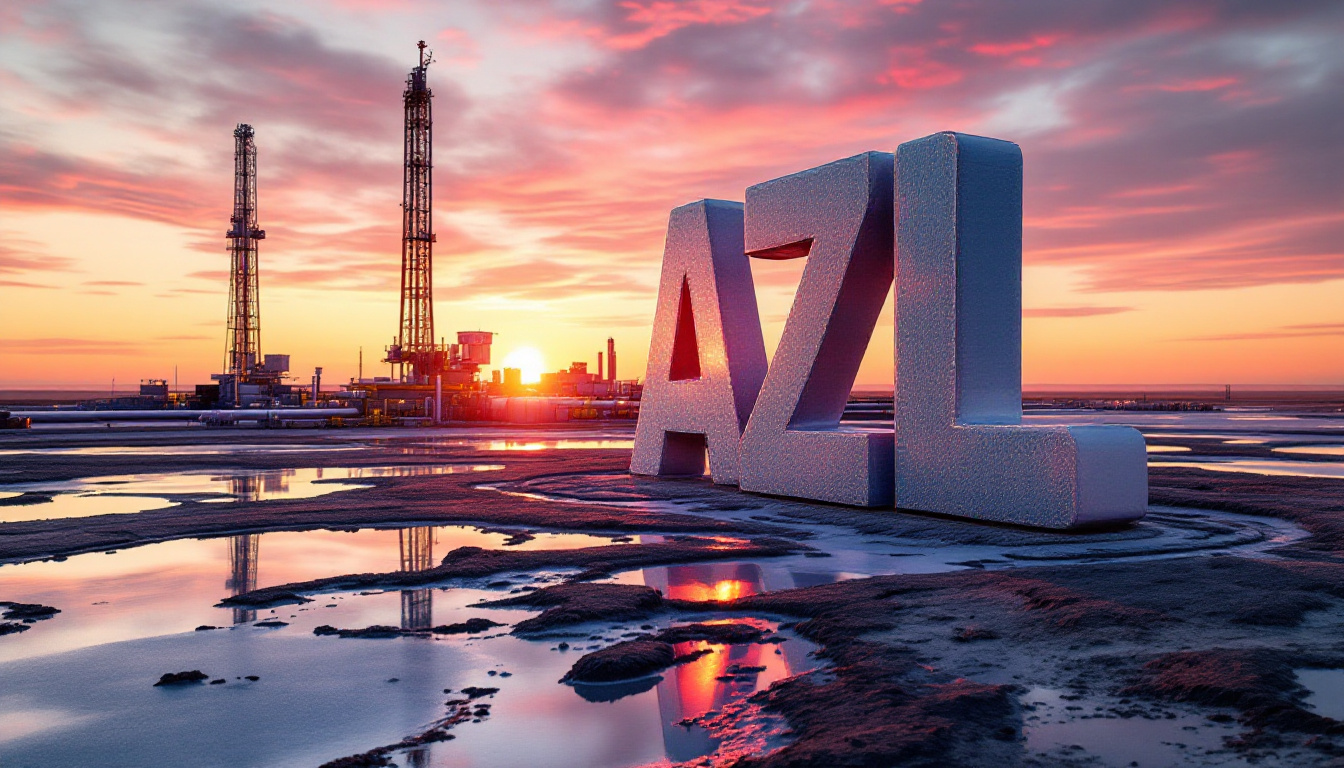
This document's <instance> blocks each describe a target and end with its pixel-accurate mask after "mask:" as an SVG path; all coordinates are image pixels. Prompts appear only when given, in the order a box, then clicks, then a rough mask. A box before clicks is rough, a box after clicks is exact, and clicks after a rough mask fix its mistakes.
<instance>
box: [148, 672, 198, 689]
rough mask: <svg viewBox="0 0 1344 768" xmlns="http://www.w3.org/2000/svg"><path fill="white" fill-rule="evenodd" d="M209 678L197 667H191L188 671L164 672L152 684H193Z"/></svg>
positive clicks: (157, 685) (156, 686) (155, 685)
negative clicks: (157, 680)
mask: <svg viewBox="0 0 1344 768" xmlns="http://www.w3.org/2000/svg"><path fill="white" fill-rule="evenodd" d="M209 679H210V676H209V675H207V674H205V673H204V672H202V671H201V670H199V669H193V670H190V671H188V672H165V673H164V674H163V676H162V677H160V678H159V682H157V683H155V684H154V687H155V688H158V687H160V686H176V685H195V684H196V683H202V682H205V681H206V680H209Z"/></svg>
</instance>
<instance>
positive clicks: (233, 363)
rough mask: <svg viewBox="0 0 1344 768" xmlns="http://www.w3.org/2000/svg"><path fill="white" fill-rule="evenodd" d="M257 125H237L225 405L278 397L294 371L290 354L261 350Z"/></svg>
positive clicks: (261, 236)
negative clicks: (268, 352)
mask: <svg viewBox="0 0 1344 768" xmlns="http://www.w3.org/2000/svg"><path fill="white" fill-rule="evenodd" d="M255 139H256V132H255V131H254V130H252V126H250V125H248V124H246V123H240V124H239V125H238V127H237V128H236V129H234V131H233V141H234V144H233V215H232V216H231V217H230V218H229V231H228V232H226V233H224V236H225V237H227V238H228V239H229V318H228V339H227V342H226V343H227V351H226V352H225V355H224V373H222V374H215V375H213V376H211V378H212V379H215V380H217V381H219V383H220V392H219V402H220V404H221V405H226V406H232V407H239V406H242V405H244V404H246V403H247V402H248V401H252V402H258V401H260V400H263V399H271V398H274V397H275V395H277V394H279V392H278V391H277V390H278V389H279V388H281V385H280V380H281V379H282V378H283V377H284V375H285V374H286V373H288V372H289V355H267V356H266V357H265V358H264V359H263V358H262V355H261V305H260V298H259V296H258V293H259V286H260V280H259V279H258V272H257V244H258V242H259V241H261V240H264V239H266V230H264V229H260V228H258V227H257V145H256V140H255Z"/></svg>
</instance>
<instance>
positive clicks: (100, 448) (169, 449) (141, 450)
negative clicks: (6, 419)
mask: <svg viewBox="0 0 1344 768" xmlns="http://www.w3.org/2000/svg"><path fill="white" fill-rule="evenodd" d="M362 447H363V446H359V445H274V444H272V445H240V444H235V443H219V444H203V445H202V444H198V445H93V446H78V447H70V448H66V447H62V448H10V449H6V450H0V456H19V455H24V454H40V455H49V456H224V455H229V454H235V453H317V452H326V451H358V450H361V449H362Z"/></svg>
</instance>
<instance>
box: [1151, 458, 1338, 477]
mask: <svg viewBox="0 0 1344 768" xmlns="http://www.w3.org/2000/svg"><path fill="white" fill-rule="evenodd" d="M1151 466H1154V467H1193V468H1195V469H1207V470H1210V471H1212V472H1249V473H1251V474H1256V475H1280V476H1288V477H1344V463H1340V464H1335V463H1332V462H1324V461H1292V460H1290V459H1206V460H1204V461H1159V462H1154V463H1153V464H1151Z"/></svg>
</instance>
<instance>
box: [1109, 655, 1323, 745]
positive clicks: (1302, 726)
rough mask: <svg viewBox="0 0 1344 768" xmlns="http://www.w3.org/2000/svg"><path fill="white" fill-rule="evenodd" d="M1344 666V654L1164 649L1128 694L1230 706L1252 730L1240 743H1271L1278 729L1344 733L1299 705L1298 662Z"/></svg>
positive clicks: (1277, 737) (1277, 736) (1279, 740)
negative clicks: (1323, 654)
mask: <svg viewBox="0 0 1344 768" xmlns="http://www.w3.org/2000/svg"><path fill="white" fill-rule="evenodd" d="M1303 666H1307V667H1327V668H1329V667H1344V656H1338V655H1335V656H1314V657H1313V656H1305V657H1304V656H1303V655H1302V654H1300V653H1290V652H1286V651H1282V650H1278V649H1267V648H1255V649H1245V648H1237V649H1229V648H1211V649H1207V650H1201V651H1179V652H1175V653H1166V654H1162V655H1160V656H1158V657H1156V658H1154V659H1152V660H1151V661H1149V662H1148V663H1146V664H1144V665H1143V669H1142V670H1141V671H1140V673H1139V674H1138V676H1137V679H1136V681H1135V682H1134V683H1133V684H1132V685H1130V686H1129V687H1127V688H1125V689H1124V690H1123V691H1122V693H1125V694H1127V695H1136V696H1146V697H1149V698H1154V699H1160V700H1166V701H1178V702H1190V703H1194V704H1199V705H1203V706H1211V707H1231V708H1233V709H1237V710H1239V711H1240V713H1241V718H1240V719H1241V721H1242V722H1243V723H1244V724H1246V725H1247V726H1249V727H1250V728H1251V729H1252V730H1251V732H1250V733H1249V734H1247V735H1246V736H1244V737H1242V738H1241V739H1240V745H1241V746H1260V747H1274V746H1280V745H1282V744H1283V743H1284V740H1283V739H1282V738H1281V736H1280V734H1281V733H1282V732H1285V731H1287V732H1295V733H1307V734H1323V735H1332V736H1338V735H1341V734H1344V723H1341V722H1340V721H1338V720H1334V719H1331V718H1328V717H1323V716H1321V715H1318V714H1316V713H1314V712H1311V711H1309V710H1307V709H1306V708H1304V707H1303V706H1302V704H1301V702H1302V696H1303V693H1304V690H1303V689H1302V687H1301V686H1300V685H1299V684H1298V682H1297V677H1296V675H1295V674H1294V672H1293V670H1294V668H1296V667H1303Z"/></svg>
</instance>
